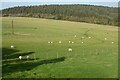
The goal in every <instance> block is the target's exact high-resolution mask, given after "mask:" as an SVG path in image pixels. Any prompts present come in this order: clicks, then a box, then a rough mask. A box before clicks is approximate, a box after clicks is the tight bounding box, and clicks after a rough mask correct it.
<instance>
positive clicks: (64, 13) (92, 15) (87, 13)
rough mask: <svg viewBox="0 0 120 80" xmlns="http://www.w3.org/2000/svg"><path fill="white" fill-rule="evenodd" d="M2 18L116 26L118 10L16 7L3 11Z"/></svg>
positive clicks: (111, 8)
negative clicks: (31, 18) (13, 17)
mask: <svg viewBox="0 0 120 80" xmlns="http://www.w3.org/2000/svg"><path fill="white" fill-rule="evenodd" d="M2 16H17V17H35V18H47V19H55V20H69V21H77V22H87V23H95V24H104V25H115V26H118V8H113V7H104V6H93V5H80V4H73V5H39V6H18V7H13V8H7V9H3V10H2Z"/></svg>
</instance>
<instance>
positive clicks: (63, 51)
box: [2, 17, 118, 78]
mask: <svg viewBox="0 0 120 80" xmlns="http://www.w3.org/2000/svg"><path fill="white" fill-rule="evenodd" d="M12 19H13V22H14V31H15V34H14V35H12V34H11V25H12V23H11V21H12ZM89 37H91V38H89ZM2 38H3V46H2V49H3V54H2V55H3V77H4V78H20V77H25V78H50V77H52V78H68V77H70V78H76V77H77V78H117V77H118V75H117V74H118V64H117V63H118V28H117V27H115V26H106V25H97V24H89V23H82V22H81V23H80V22H69V21H60V20H49V19H38V18H24V17H23V18H22V17H14V18H10V17H3V18H2ZM105 38H106V39H105ZM49 41H52V42H53V43H52V44H51V43H48V42H49ZM59 41H61V43H59ZM69 41H71V42H74V43H69ZM82 42H83V43H82ZM11 45H13V46H14V47H15V48H10V46H11ZM69 48H71V49H72V51H71V52H70V51H68V49H69ZM19 55H22V56H23V57H24V59H22V60H19V59H18V56H19ZM27 55H29V56H30V58H31V59H29V60H26V59H25V58H26V56H27Z"/></svg>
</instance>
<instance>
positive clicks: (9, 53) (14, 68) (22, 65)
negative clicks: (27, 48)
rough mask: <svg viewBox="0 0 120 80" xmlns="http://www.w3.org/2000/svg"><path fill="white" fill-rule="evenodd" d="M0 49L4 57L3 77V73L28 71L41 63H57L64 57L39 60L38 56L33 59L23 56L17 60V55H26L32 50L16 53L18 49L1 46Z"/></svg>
mask: <svg viewBox="0 0 120 80" xmlns="http://www.w3.org/2000/svg"><path fill="white" fill-rule="evenodd" d="M2 51H3V57H4V58H3V63H2V64H3V65H2V73H3V77H4V76H5V75H9V74H11V73H15V72H24V71H29V70H32V69H33V68H35V67H37V66H40V65H43V64H50V63H58V62H62V61H64V60H65V57H60V58H54V59H47V60H39V58H35V59H32V58H29V59H27V58H24V59H22V60H19V59H18V58H17V59H16V57H18V55H21V56H26V55H30V54H33V53H34V52H28V53H16V52H19V50H15V49H7V48H3V50H2ZM5 57H7V59H6V58H5Z"/></svg>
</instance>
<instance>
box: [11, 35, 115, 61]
mask: <svg viewBox="0 0 120 80" xmlns="http://www.w3.org/2000/svg"><path fill="white" fill-rule="evenodd" d="M74 37H77V36H76V35H75V36H74ZM88 38H89V39H90V38H91V37H90V36H89V37H88ZM82 39H84V37H82ZM104 40H107V38H104ZM68 42H69V43H72V44H73V43H74V42H73V41H68ZM52 43H53V42H52V41H48V44H52ZM58 43H59V44H61V43H62V41H59V42H58ZM81 43H82V44H83V43H84V42H81ZM113 43H114V42H112V44H113ZM11 48H15V47H14V46H13V45H11ZM68 51H69V52H71V51H73V50H72V48H68ZM18 58H19V59H20V60H21V59H22V58H23V57H22V56H19V57H18ZM26 58H27V59H29V58H30V57H29V56H26Z"/></svg>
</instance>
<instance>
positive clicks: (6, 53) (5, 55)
mask: <svg viewBox="0 0 120 80" xmlns="http://www.w3.org/2000/svg"><path fill="white" fill-rule="evenodd" d="M33 53H35V52H26V53H23V52H22V53H21V52H20V50H16V49H8V48H2V59H3V60H6V59H13V58H18V57H19V56H26V55H30V54H33Z"/></svg>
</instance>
